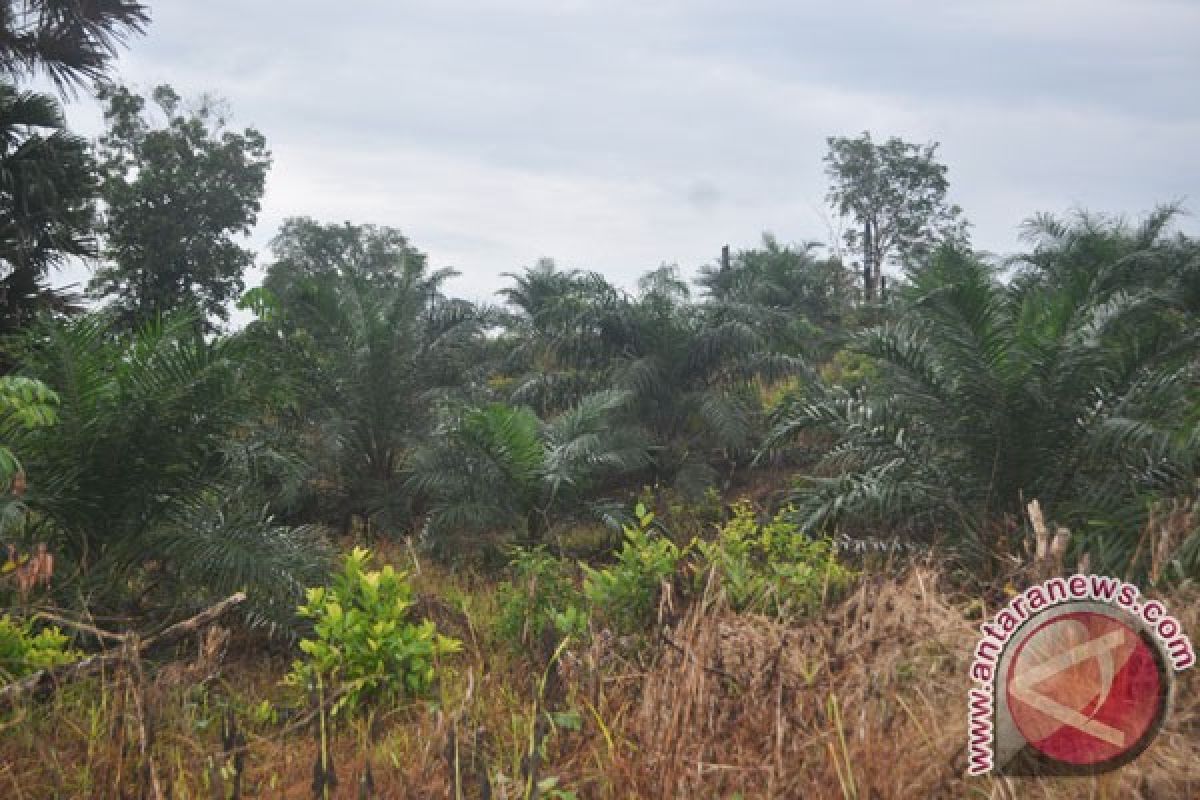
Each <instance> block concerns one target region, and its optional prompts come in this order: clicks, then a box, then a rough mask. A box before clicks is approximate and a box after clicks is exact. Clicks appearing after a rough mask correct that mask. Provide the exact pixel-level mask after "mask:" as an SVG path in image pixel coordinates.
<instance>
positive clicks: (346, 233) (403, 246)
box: [263, 217, 427, 297]
mask: <svg viewBox="0 0 1200 800" xmlns="http://www.w3.org/2000/svg"><path fill="white" fill-rule="evenodd" d="M271 252H272V254H273V255H274V256H275V260H274V262H272V264H271V265H270V268H269V269H268V272H267V277H266V280H265V281H264V282H263V285H264V286H265V287H266V288H267V289H269V290H270V291H271V292H272V293H274V294H275V295H276V296H277V297H284V296H286V295H287V294H289V292H290V291H291V290H292V289H293V288H294V287H296V286H297V285H299V284H301V283H303V282H304V281H306V280H308V279H311V278H318V277H321V276H326V275H332V274H337V273H348V274H352V275H356V276H359V277H362V278H366V279H369V280H371V281H375V282H379V283H389V282H393V281H394V280H395V279H396V278H397V277H398V276H402V275H404V274H405V273H406V271H408V270H417V271H420V270H424V269H426V267H427V262H426V258H425V254H424V253H422V252H421V251H420V250H418V249H416V248H415V247H413V246H412V245H411V244H410V243H409V241H408V238H407V237H406V236H405V235H404V234H403V233H401V232H400V231H399V230H397V229H396V228H390V227H388V226H386V225H382V226H381V225H354V224H352V223H349V222H344V223H342V224H340V225H337V224H326V223H321V222H318V221H317V220H314V219H312V218H311V217H289V218H288V219H285V220H284V221H283V225H282V226H281V227H280V229H279V233H278V234H276V236H275V238H274V239H272V240H271Z"/></svg>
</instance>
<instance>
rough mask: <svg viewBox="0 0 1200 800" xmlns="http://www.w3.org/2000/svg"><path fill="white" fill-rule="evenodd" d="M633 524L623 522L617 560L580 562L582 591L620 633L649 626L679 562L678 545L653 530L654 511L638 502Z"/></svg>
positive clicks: (600, 614)
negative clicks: (605, 564)
mask: <svg viewBox="0 0 1200 800" xmlns="http://www.w3.org/2000/svg"><path fill="white" fill-rule="evenodd" d="M634 515H635V516H636V518H637V524H636V525H627V526H625V529H624V530H625V541H624V543H623V544H622V545H621V550H620V551H619V552H618V553H617V563H615V564H613V565H612V566H610V567H606V568H604V569H595V568H593V567H589V566H587V565H586V564H584V565H582V567H583V572H584V584H583V591H584V594H585V595H586V596H587V598H588V600H589V601H590V602H591V604H592V609H593V611H594V612H595V613H596V614H597V615H599V617H600V618H601V619H603V620H604V621H605V622H607V623H608V624H609V625H611V626H612V628H613V629H614V630H616V631H617V632H619V633H631V632H634V631H637V630H639V629H641V628H644V627H646V626H648V625H649V624H650V623H651V622H652V621H653V618H654V613H655V611H656V609H657V605H658V599H659V597H660V591H661V589H662V585H663V583H664V582H665V581H667V580H669V579H670V578H671V577H672V576H673V575H674V574H675V571H676V569H677V568H678V566H679V562H680V559H681V558H682V557H683V555H684V553H683V551H682V550H680V548H679V546H678V545H676V544H675V543H674V542H672V541H671V540H670V539H668V538H666V537H665V536H662V535H660V534H659V533H657V532H656V531H654V530H653V529H652V528H653V525H654V514H653V513H652V512H650V511H647V510H646V507H645V506H644V505H642V504H641V503H638V504H637V507H636V508H635V509H634Z"/></svg>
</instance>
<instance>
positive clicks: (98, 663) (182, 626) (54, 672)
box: [0, 592, 246, 709]
mask: <svg viewBox="0 0 1200 800" xmlns="http://www.w3.org/2000/svg"><path fill="white" fill-rule="evenodd" d="M245 600H246V594H245V593H244V592H237V593H236V594H232V595H230V596H229V597H226V598H225V599H224V600H222V601H221V602H219V603H217V604H216V605H214V606H212V607H210V608H206V609H205V610H204V611H201V612H200V613H199V614H197V615H196V616H194V617H190V618H189V619H185V620H183V621H182V622H177V623H175V624H174V625H172V626H170V627H169V628H167V629H166V630H164V631H162V632H161V633H159V634H157V635H155V636H151V637H149V638H148V639H142V640H137V639H136V634H134V633H126V634H111V633H109V634H106V636H105V638H111V639H117V640H120V641H122V642H131V643H133V644H134V646H133V647H132V648H126V647H121V648H116V649H113V650H108V651H105V652H103V653H97V654H95V655H92V656H88V657H87V658H85V659H83V660H81V661H75V662H73V663H71V664H63V665H61V666H58V667H52V668H49V669H43V670H38V671H37V672H35V673H33V674H32V675H27V676H26V677H24V678H22V679H21V680H19V681H14V682H12V683H10V684H8V685H7V686H3V687H0V709H9V708H12V707H13V706H14V705H15V704H16V702H17V699H18V698H20V697H23V696H25V695H26V694H29V693H38V694H41V693H44V692H52V691H54V690H55V689H56V688H57V687H58V686H59V685H60V684H63V683H69V682H70V681H74V680H78V679H79V678H83V677H85V676H87V675H92V674H94V673H96V672H100V671H101V670H103V669H105V668H107V667H111V666H115V665H117V664H120V663H124V662H127V661H129V660H130V658H132V657H140V656H141V655H142V654H143V653H144V652H146V650H148V649H149V648H151V647H155V646H158V645H162V644H167V643H169V642H173V641H175V640H176V639H181V638H183V637H184V636H186V635H188V634H189V633H195V632H196V631H198V630H200V629H201V628H203V627H205V626H206V625H210V624H212V623H213V622H215V621H216V620H218V619H219V618H221V617H222V616H224V615H225V614H227V613H228V612H229V611H230V610H231V609H233V608H234V607H235V606H238V605H240V604H241V603H243V602H245ZM62 621H63V622H66V623H67V624H71V623H69V622H67V621H66V620H62Z"/></svg>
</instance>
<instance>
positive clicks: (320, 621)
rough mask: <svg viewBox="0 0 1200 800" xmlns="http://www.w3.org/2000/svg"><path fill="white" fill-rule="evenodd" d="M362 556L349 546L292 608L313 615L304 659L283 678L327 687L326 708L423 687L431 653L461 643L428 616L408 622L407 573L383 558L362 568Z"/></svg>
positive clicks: (433, 670) (432, 675) (429, 681)
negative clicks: (337, 565) (325, 580)
mask: <svg viewBox="0 0 1200 800" xmlns="http://www.w3.org/2000/svg"><path fill="white" fill-rule="evenodd" d="M370 557H371V556H370V553H369V551H367V550H366V549H364V548H360V547H356V548H355V549H354V550H353V552H351V553H349V554H348V555H347V556H346V557H345V559H344V561H343V562H342V569H341V571H340V572H338V573H336V574H335V575H334V577H333V580H332V582H331V584H330V586H328V587H327V588H326V587H322V588H315V589H309V590H308V596H307V602H306V603H304V604H303V605H301V606H300V607H299V613H300V615H301V616H302V617H306V618H308V619H311V620H313V632H314V638H311V639H304V640H302V641H301V642H300V649H301V651H303V653H304V655H305V658H303V659H300V660H297V661H296V662H295V663H294V664H293V666H292V671H291V672H290V673H289V675H288V677H287V679H286V680H287V682H288V683H289V684H292V685H295V686H299V687H304V688H310V687H314V686H318V685H320V687H321V688H322V691H327V692H331V693H333V694H335V695H336V696H337V697H338V699H337V700H336V701H335V703H334V705H333V713H334V714H337V713H339V712H342V711H346V710H349V711H353V710H355V709H358V708H360V707H362V706H364V705H366V704H368V703H373V702H380V701H386V700H391V699H395V698H396V697H399V696H402V695H407V696H413V697H415V696H421V695H424V694H427V693H428V692H429V691H430V689H431V688H432V687H433V686H434V683H435V680H436V678H437V668H438V659H439V658H441V657H442V656H445V655H448V654H450V653H455V652H458V651H459V650H461V649H462V644H461V643H460V642H459V641H457V640H455V639H451V638H448V637H446V636H442V635H441V634H439V633H438V632H437V628H436V626H435V625H434V623H433V622H432V621H430V620H422V621H419V622H418V621H414V620H413V619H412V614H411V611H412V607H413V592H412V586H411V584H410V583H409V582H408V576H407V574H406V573H404V572H398V571H396V570H395V569H393V568H392V567H391V566H390V565H389V566H385V567H383V568H382V569H369V568H368V565H369V562H370Z"/></svg>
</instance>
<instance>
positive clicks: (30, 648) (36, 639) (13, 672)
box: [0, 614, 83, 683]
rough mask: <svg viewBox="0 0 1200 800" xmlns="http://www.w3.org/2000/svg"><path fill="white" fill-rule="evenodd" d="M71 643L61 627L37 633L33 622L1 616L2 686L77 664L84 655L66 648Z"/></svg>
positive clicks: (44, 629)
mask: <svg viewBox="0 0 1200 800" xmlns="http://www.w3.org/2000/svg"><path fill="white" fill-rule="evenodd" d="M69 641H70V640H69V639H68V638H67V636H66V634H64V633H63V632H62V631H60V630H59V629H58V628H55V627H46V628H42V629H41V630H40V631H38V632H37V633H34V631H33V624H32V623H30V622H27V621H21V620H15V619H13V618H12V617H10V616H8V615H7V614H4V615H3V616H0V683H7V682H8V681H11V680H15V679H17V678H20V677H22V676H24V675H28V674H30V673H33V672H37V671H38V670H39V669H49V668H50V667H57V666H59V665H60V664H69V663H71V662H72V661H78V660H79V659H80V658H82V657H83V653H81V652H79V651H78V650H73V649H71V648H69V647H67V643H68V642H69Z"/></svg>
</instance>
